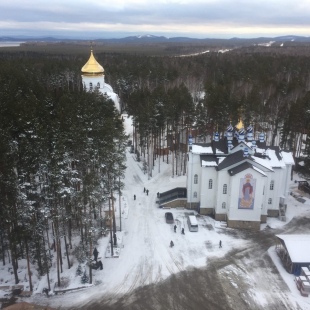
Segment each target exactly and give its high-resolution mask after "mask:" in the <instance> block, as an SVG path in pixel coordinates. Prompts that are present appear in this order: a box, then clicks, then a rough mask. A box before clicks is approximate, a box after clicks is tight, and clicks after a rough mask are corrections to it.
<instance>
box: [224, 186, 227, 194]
mask: <svg viewBox="0 0 310 310" xmlns="http://www.w3.org/2000/svg"><path fill="white" fill-rule="evenodd" d="M223 194H227V184H224V185H223Z"/></svg>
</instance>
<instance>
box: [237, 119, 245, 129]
mask: <svg viewBox="0 0 310 310" xmlns="http://www.w3.org/2000/svg"><path fill="white" fill-rule="evenodd" d="M236 128H237V129H238V130H240V129H241V128H244V126H243V122H242V120H241V119H240V120H239V123H238V124H237V125H236Z"/></svg>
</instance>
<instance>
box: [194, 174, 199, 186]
mask: <svg viewBox="0 0 310 310" xmlns="http://www.w3.org/2000/svg"><path fill="white" fill-rule="evenodd" d="M194 184H198V174H195V175H194Z"/></svg>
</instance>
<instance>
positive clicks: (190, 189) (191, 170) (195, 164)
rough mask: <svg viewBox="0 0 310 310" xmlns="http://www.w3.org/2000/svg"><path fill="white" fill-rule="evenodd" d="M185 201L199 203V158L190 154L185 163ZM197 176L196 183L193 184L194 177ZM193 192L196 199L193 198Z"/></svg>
mask: <svg viewBox="0 0 310 310" xmlns="http://www.w3.org/2000/svg"><path fill="white" fill-rule="evenodd" d="M187 164H188V165H187V171H188V173H187V179H186V185H187V201H188V202H190V203H199V201H200V187H201V181H202V180H201V166H200V156H199V155H196V154H194V156H193V154H192V153H191V152H190V153H189V156H188V163H187ZM195 174H197V175H198V183H197V184H194V176H195ZM194 192H196V193H197V198H194V197H193V195H194Z"/></svg>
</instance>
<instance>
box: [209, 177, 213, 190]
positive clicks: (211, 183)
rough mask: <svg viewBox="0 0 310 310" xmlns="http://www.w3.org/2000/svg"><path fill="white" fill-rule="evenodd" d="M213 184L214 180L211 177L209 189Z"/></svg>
mask: <svg viewBox="0 0 310 310" xmlns="http://www.w3.org/2000/svg"><path fill="white" fill-rule="evenodd" d="M212 185H213V180H212V179H210V180H209V189H212Z"/></svg>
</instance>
